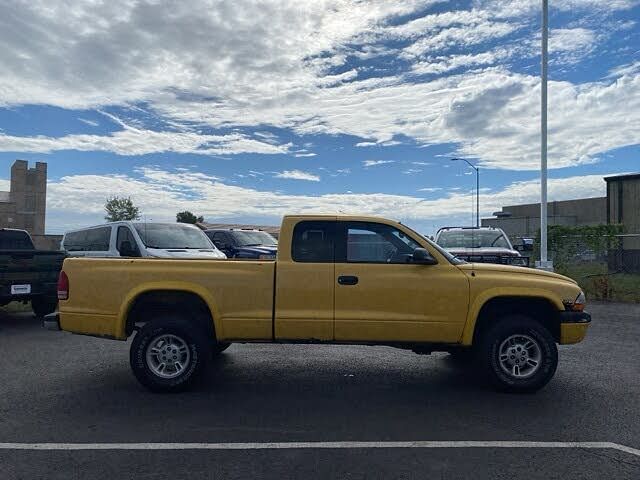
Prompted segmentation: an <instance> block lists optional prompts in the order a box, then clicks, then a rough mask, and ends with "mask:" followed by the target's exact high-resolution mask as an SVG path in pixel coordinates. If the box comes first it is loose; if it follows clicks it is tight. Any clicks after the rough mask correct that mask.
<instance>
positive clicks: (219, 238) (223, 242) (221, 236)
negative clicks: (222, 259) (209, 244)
mask: <svg viewBox="0 0 640 480" xmlns="http://www.w3.org/2000/svg"><path fill="white" fill-rule="evenodd" d="M212 241H213V243H214V244H215V246H216V247H218V248H222V247H225V246H227V247H228V246H230V245H231V242H230V241H229V237H228V235H227V234H226V233H224V232H215V233H214V234H213V238H212Z"/></svg>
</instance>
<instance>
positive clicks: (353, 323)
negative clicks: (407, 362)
mask: <svg viewBox="0 0 640 480" xmlns="http://www.w3.org/2000/svg"><path fill="white" fill-rule="evenodd" d="M58 297H59V300H60V308H59V317H54V318H49V319H47V320H46V323H47V324H48V325H49V327H50V328H54V329H55V328H61V329H62V330H66V331H69V332H74V333H79V334H85V335H94V336H99V337H105V338H111V339H117V340H126V339H127V338H128V337H130V336H132V335H134V333H135V335H134V338H133V342H132V343H131V354H130V362H131V368H132V369H133V372H134V374H135V376H136V377H137V379H138V380H139V381H140V382H141V383H142V384H143V385H145V386H146V387H148V388H149V389H151V390H153V391H160V392H166V391H177V390H181V389H184V388H186V387H187V386H189V385H190V384H192V382H193V380H194V379H195V378H196V377H197V376H198V375H199V374H201V373H202V371H203V370H205V368H206V364H207V362H208V360H210V359H211V358H212V356H214V355H217V354H219V353H220V352H222V351H223V350H224V349H226V348H227V347H228V346H229V344H230V343H233V342H239V343H247V342H276V343H336V344H364V345H387V346H395V347H399V348H405V349H411V350H413V351H415V352H416V353H431V352H432V351H446V352H449V353H451V354H452V355H455V356H457V357H459V358H462V359H467V360H469V361H470V363H471V364H473V365H474V366H475V367H478V368H480V369H481V371H482V372H483V373H484V374H485V375H486V376H487V378H488V379H489V380H490V381H491V382H492V383H493V384H494V385H495V386H496V387H498V388H499V389H501V390H506V391H511V392H532V391H536V390H538V389H539V388H541V387H543V386H544V385H545V384H546V383H547V382H549V380H550V379H551V377H552V376H553V375H554V373H555V370H556V366H557V363H558V351H557V348H556V344H558V343H559V344H570V343H577V342H580V341H581V340H582V339H583V338H584V336H585V334H586V331H587V328H588V326H589V323H590V321H591V318H590V316H589V315H588V314H587V313H585V312H584V306H585V297H584V293H583V292H582V291H581V290H580V288H579V287H578V285H577V284H576V283H575V282H574V281H573V280H571V279H569V278H567V277H563V276H561V275H557V274H554V273H549V272H544V271H539V270H534V269H529V268H524V267H513V266H506V265H490V264H473V263H465V262H463V261H461V260H458V259H457V258H455V257H453V256H451V255H450V254H449V253H447V252H446V251H444V250H443V249H441V248H440V247H438V246H437V245H436V244H434V243H433V242H431V241H430V240H428V239H426V238H425V237H423V236H421V235H419V234H417V233H416V232H415V231H413V230H411V229H410V228H408V227H407V226H405V225H403V224H401V223H398V222H394V221H390V220H385V219H382V218H376V217H361V216H336V215H301V216H286V217H284V220H283V222H282V228H281V230H280V240H279V246H278V254H277V259H276V260H275V261H252V262H248V261H232V260H196V259H193V260H190V259H184V260H183V259H170V260H167V259H148V258H67V259H66V260H65V261H64V265H63V271H62V272H61V274H60V280H59V284H58Z"/></svg>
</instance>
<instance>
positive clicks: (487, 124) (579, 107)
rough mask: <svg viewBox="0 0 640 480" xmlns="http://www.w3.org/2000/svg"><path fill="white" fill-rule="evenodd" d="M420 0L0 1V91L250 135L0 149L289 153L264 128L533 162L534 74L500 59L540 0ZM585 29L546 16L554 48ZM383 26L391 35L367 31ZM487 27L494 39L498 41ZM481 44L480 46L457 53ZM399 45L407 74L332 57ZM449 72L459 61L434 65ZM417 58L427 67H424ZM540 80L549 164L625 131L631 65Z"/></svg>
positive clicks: (10, 144)
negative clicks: (607, 73) (437, 9)
mask: <svg viewBox="0 0 640 480" xmlns="http://www.w3.org/2000/svg"><path fill="white" fill-rule="evenodd" d="M434 3H439V2H438V1H437V0H406V1H402V2H390V1H388V0H370V1H367V2H362V1H355V0H354V1H349V0H308V1H304V2H303V1H302V0H299V1H291V0H269V1H264V2H252V1H249V0H233V1H231V0H226V1H225V0H221V1H220V2H217V3H214V4H210V3H209V2H207V1H205V0H194V1H192V2H177V3H175V4H167V3H163V2H137V3H136V2H127V1H124V0H113V1H110V2H102V3H95V2H73V4H72V5H70V4H67V3H56V2H51V1H49V0H33V1H31V2H27V3H24V2H18V1H15V2H13V1H8V2H3V3H2V4H1V5H0V41H1V42H2V45H3V48H2V49H0V65H2V66H3V71H2V75H1V76H0V105H8V106H13V105H23V104H45V105H53V106H59V107H63V108H73V109H84V108H96V107H100V106H104V105H124V106H135V105H139V104H144V105H145V106H146V107H145V108H148V109H149V110H150V111H152V112H153V113H154V114H157V115H158V116H159V117H160V118H161V119H162V120H163V121H164V122H165V123H168V124H172V125H174V126H176V127H180V126H184V125H185V124H191V123H195V124H197V125H206V126H210V127H213V128H225V129H227V128H229V127H235V126H239V127H249V128H254V129H256V130H258V131H259V132H260V133H261V135H260V134H256V136H255V137H254V136H253V135H252V136H247V135H242V134H238V133H233V134H224V135H215V134H210V135H205V134H201V133H195V132H192V131H182V130H181V129H180V128H175V130H177V131H154V130H153V129H151V128H148V127H145V126H142V125H133V126H123V130H121V131H118V132H114V133H112V134H110V135H102V136H100V135H78V134H71V135H66V136H63V137H43V136H30V137H16V136H10V135H4V136H1V137H0V149H2V150H3V151H18V152H50V151H55V150H61V149H76V150H82V151H89V150H97V151H112V152H115V153H118V154H121V155H137V154H144V153H153V152H177V153H197V154H206V155H216V154H229V153H239V152H253V153H284V152H288V151H289V150H290V146H289V145H288V144H286V145H280V144H278V139H277V137H275V136H274V135H273V134H266V135H265V133H264V132H263V131H262V130H264V129H266V128H269V127H278V128H281V129H285V130H288V131H293V132H294V133H298V134H309V135H312V134H318V133H328V134H348V135H355V136H357V137H359V138H362V139H366V141H362V142H359V143H357V144H356V145H357V146H374V145H383V146H385V145H386V146H388V145H393V144H395V143H397V140H394V138H410V139H412V140H414V141H415V142H416V143H418V144H422V145H431V144H442V143H456V144H459V148H458V152H457V153H459V154H464V155H469V156H474V157H476V158H479V160H480V162H481V164H482V165H483V166H485V167H492V168H511V169H533V168H536V167H537V163H538V146H537V143H538V130H539V126H538V124H539V122H538V115H539V105H538V103H539V102H538V97H539V95H538V85H539V84H538V81H537V78H536V77H535V76H533V75H525V74H521V73H513V72H511V71H509V70H508V69H507V68H508V66H507V65H505V64H504V63H505V62H506V60H508V59H510V58H511V57H510V55H511V53H512V52H513V50H511V49H510V47H511V46H513V45H519V44H520V43H524V44H525V46H526V45H529V44H526V41H525V40H526V38H527V36H529V35H530V33H531V27H532V26H533V24H534V22H536V21H537V18H538V17H537V16H536V15H533V13H535V12H537V11H538V10H539V2H537V1H533V0H501V1H480V0H476V1H473V2H472V8H471V9H469V10H453V11H450V12H443V13H438V14H433V13H429V9H428V7H429V6H431V5H433V4H434ZM636 4H637V1H632V0H612V1H610V2H602V1H601V0H567V1H564V2H552V8H557V9H561V10H563V11H566V10H571V9H579V10H580V11H583V12H587V13H590V14H593V12H597V15H598V16H599V17H598V18H601V17H602V18H604V16H606V15H608V14H609V13H608V12H611V11H617V10H621V9H628V8H630V7H632V6H633V5H636ZM451 8H455V7H451ZM425 12H426V13H425ZM416 17H418V18H416ZM407 18H411V20H407ZM576 25H578V24H576ZM591 26H592V25H587V26H584V25H580V26H578V27H576V26H572V27H571V28H564V29H558V30H554V31H552V37H551V43H552V49H555V50H556V55H557V56H558V55H559V56H560V57H558V58H561V59H562V58H566V59H567V60H568V61H569V60H572V59H574V58H576V55H580V54H581V52H584V51H588V50H589V49H591V48H593V47H594V45H595V44H597V42H598V39H599V35H600V31H597V29H595V28H594V29H593V31H592V30H590V28H588V27H591ZM601 30H602V29H601ZM523 32H524V33H523ZM517 35H520V38H512V37H516V36H517ZM522 35H525V37H523V36H522ZM386 40H398V43H399V44H400V45H401V46H397V47H389V48H385V47H384V46H380V45H379V43H380V42H384V41H386ZM569 40H570V41H569ZM497 41H500V42H506V41H507V42H509V43H507V44H506V45H505V46H504V47H502V48H503V50H501V49H500V48H496V47H495V42H497ZM489 42H491V43H489ZM405 43H409V44H408V45H406V46H405ZM485 43H489V46H488V47H487V48H490V49H489V50H487V51H484V52H477V51H475V50H474V51H473V52H470V51H469V47H470V46H475V45H484V44H485ZM569 45H571V48H572V50H567V48H569ZM212 46H214V47H212ZM403 46H404V49H403V50H402V52H403V53H404V56H403V60H404V61H405V62H407V64H408V66H407V67H406V72H403V71H397V72H396V71H394V70H390V72H391V73H389V72H386V73H381V74H379V75H381V76H375V75H360V71H361V70H359V69H358V68H353V66H352V65H349V66H348V68H344V69H341V70H339V72H340V73H336V71H335V67H345V62H346V61H347V58H349V56H350V55H352V56H354V57H357V54H358V53H360V54H361V55H364V56H365V57H368V58H370V57H371V56H375V55H389V54H390V53H395V54H396V55H398V54H399V53H400V52H397V51H396V52H393V50H392V49H393V48H397V49H402V48H403ZM452 48H455V50H453V49H452ZM520 48H524V47H522V46H520ZM563 55H564V57H563ZM469 69H473V71H470V70H469ZM343 70H344V71H343ZM458 70H459V72H458ZM453 71H456V73H459V75H455V76H449V77H447V78H443V77H441V76H440V77H438V76H439V75H442V74H444V73H447V72H453ZM415 73H429V74H432V75H433V76H435V77H437V78H435V79H434V80H431V81H423V79H420V78H419V77H418V76H416V75H415ZM549 87H550V97H549V102H550V103H549V104H550V112H549V119H550V137H549V142H550V156H549V162H550V167H551V168H559V167H565V166H571V165H577V164H580V163H585V162H591V161H593V160H594V158H595V157H597V156H598V155H599V154H601V153H602V152H605V151H607V150H611V149H613V148H619V147H622V146H625V145H631V144H637V143H638V136H637V132H638V131H640V129H639V125H640V108H639V107H640V105H639V102H640V100H639V99H640V80H639V75H638V71H637V70H636V69H634V68H632V67H629V68H627V67H620V68H619V69H617V70H616V69H614V70H613V71H612V77H611V80H609V81H606V82H601V81H592V82H589V83H581V84H573V83H570V82H568V81H552V82H550V86H549ZM225 131H226V130H225ZM399 136H402V137H399ZM274 137H275V138H274Z"/></svg>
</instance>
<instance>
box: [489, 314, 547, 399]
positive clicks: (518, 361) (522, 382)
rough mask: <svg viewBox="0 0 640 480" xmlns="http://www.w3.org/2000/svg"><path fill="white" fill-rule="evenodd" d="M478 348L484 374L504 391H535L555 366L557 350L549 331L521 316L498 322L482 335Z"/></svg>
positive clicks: (541, 385) (544, 383) (511, 316)
mask: <svg viewBox="0 0 640 480" xmlns="http://www.w3.org/2000/svg"><path fill="white" fill-rule="evenodd" d="M479 348H480V350H479V352H478V353H479V357H480V360H481V363H482V367H483V369H484V371H485V374H486V375H487V377H488V378H489V380H490V381H491V383H492V384H493V385H495V386H496V387H497V388H498V389H499V390H502V391H506V392H512V393H530V392H535V391H537V390H539V389H541V388H542V387H544V386H545V385H546V384H547V383H549V381H550V380H551V378H553V375H554V374H555V372H556V368H557V367H558V348H557V347H556V342H555V340H554V338H553V336H552V335H551V333H550V332H549V330H547V329H546V328H545V327H544V326H543V325H542V324H540V323H539V322H536V321H535V320H532V319H530V318H528V317H526V316H523V315H509V316H507V317H504V318H502V319H500V320H499V321H498V323H496V324H495V325H493V326H491V327H490V328H489V330H487V331H486V332H485V334H484V335H483V336H482V338H481V341H480V345H479Z"/></svg>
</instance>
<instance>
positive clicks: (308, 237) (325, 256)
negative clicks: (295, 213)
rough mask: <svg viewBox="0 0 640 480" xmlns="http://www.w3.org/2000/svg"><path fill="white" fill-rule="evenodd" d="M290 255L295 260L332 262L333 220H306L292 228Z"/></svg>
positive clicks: (333, 252)
mask: <svg viewBox="0 0 640 480" xmlns="http://www.w3.org/2000/svg"><path fill="white" fill-rule="evenodd" d="M291 257H292V258H293V260H294V261H295V262H311V263H333V261H334V258H335V222H329V221H306V222H300V223H298V224H297V225H296V226H295V228H294V229H293V239H292V244H291Z"/></svg>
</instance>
